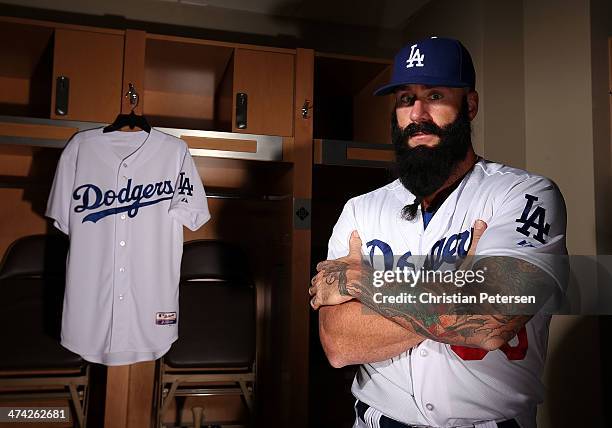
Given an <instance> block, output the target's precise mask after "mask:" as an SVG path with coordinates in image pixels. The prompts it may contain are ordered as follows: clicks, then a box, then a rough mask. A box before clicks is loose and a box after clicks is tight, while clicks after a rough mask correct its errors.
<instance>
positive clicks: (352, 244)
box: [349, 230, 361, 258]
mask: <svg viewBox="0 0 612 428" xmlns="http://www.w3.org/2000/svg"><path fill="white" fill-rule="evenodd" d="M349 257H358V258H361V238H360V237H359V233H358V232H357V231H356V230H353V233H351V238H350V239H349Z"/></svg>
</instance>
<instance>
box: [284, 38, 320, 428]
mask: <svg viewBox="0 0 612 428" xmlns="http://www.w3.org/2000/svg"><path fill="white" fill-rule="evenodd" d="M313 75H314V51H313V50H311V49H298V50H297V55H296V79H295V106H294V144H293V158H294V166H293V198H294V201H295V200H298V199H301V200H307V201H310V200H311V198H312V136H313V135H312V132H313V124H312V116H311V115H309V116H308V117H307V118H304V117H303V116H302V105H303V104H304V101H306V100H309V101H312V97H313V81H312V76H313ZM296 209H298V207H297V206H296V205H295V204H294V222H295V218H296V214H295V211H296ZM308 216H310V217H312V213H308ZM292 241H293V244H292V253H291V258H292V269H291V301H290V303H291V316H292V318H291V326H290V354H289V355H290V373H291V389H290V403H289V409H290V412H289V415H290V418H291V426H293V427H295V428H298V427H307V426H308V345H309V334H308V326H309V317H310V305H309V296H308V284H309V283H310V242H311V231H310V228H308V229H297V228H296V227H295V226H294V228H293V238H292ZM287 422H289V421H287Z"/></svg>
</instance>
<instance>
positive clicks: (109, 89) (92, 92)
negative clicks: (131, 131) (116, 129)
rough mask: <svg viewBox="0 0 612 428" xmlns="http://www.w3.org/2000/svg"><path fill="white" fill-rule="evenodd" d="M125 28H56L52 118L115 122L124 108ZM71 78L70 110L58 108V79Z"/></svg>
mask: <svg viewBox="0 0 612 428" xmlns="http://www.w3.org/2000/svg"><path fill="white" fill-rule="evenodd" d="M123 45H124V36H123V33H122V32H118V31H117V32H112V33H111V32H109V33H102V32H93V31H81V30H72V29H63V28H58V29H57V30H56V31H55V48H54V60H53V82H52V85H53V93H52V97H51V119H67V120H81V121H90V122H104V123H110V122H112V121H113V120H114V119H115V117H116V116H117V114H119V111H120V109H121V100H122V93H121V83H122V76H123ZM59 76H66V77H68V78H69V81H70V83H69V85H70V86H69V99H68V112H67V114H65V115H60V114H57V112H56V108H55V107H56V96H57V94H56V82H57V78H58V77H59Z"/></svg>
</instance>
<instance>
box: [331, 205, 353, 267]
mask: <svg viewBox="0 0 612 428" xmlns="http://www.w3.org/2000/svg"><path fill="white" fill-rule="evenodd" d="M357 229H358V227H357V221H356V219H355V208H354V205H353V200H352V199H351V200H349V201H348V202H347V203H346V204H345V205H344V208H343V209H342V213H341V214H340V217H339V218H338V221H337V222H336V225H335V226H334V230H333V232H332V235H331V237H330V238H329V243H328V245H327V260H335V259H338V258H340V257H345V256H347V255H348V253H349V239H350V237H351V233H352V232H353V230H357Z"/></svg>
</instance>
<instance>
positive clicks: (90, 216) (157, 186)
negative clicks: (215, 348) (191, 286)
mask: <svg viewBox="0 0 612 428" xmlns="http://www.w3.org/2000/svg"><path fill="white" fill-rule="evenodd" d="M46 215H47V216H48V217H50V218H52V219H53V220H54V224H55V226H56V227H57V228H58V229H59V230H61V231H62V232H64V233H66V234H68V235H69V237H70V250H69V253H68V260H67V273H66V291H65V295H64V310H63V317H62V335H61V343H62V345H63V346H65V347H66V348H68V349H70V350H71V351H73V352H75V353H77V354H80V355H81V356H82V357H83V358H84V359H85V360H88V361H92V362H97V363H102V364H106V365H120V364H131V363H135V362H138V361H148V360H154V359H157V358H159V357H161V356H162V355H163V354H164V353H166V352H167V351H168V349H169V348H170V345H171V344H172V342H174V341H175V340H176V339H177V337H178V333H177V332H178V315H179V313H178V285H179V277H180V264H181V256H182V253H183V225H185V226H187V227H188V228H189V229H191V230H196V229H197V228H199V227H200V226H202V225H203V224H204V223H205V222H206V221H208V219H209V218H210V214H209V211H208V205H207V202H206V194H205V193H204V187H203V185H202V181H201V179H200V177H199V175H198V172H197V169H196V166H195V164H194V162H193V159H192V158H191V155H190V154H189V150H188V148H187V145H186V144H185V142H184V141H182V140H180V139H178V138H176V137H173V136H170V135H167V134H164V133H162V132H160V131H157V130H155V129H151V132H150V133H147V132H145V131H139V132H120V131H115V132H110V133H106V134H105V133H103V132H102V128H97V129H92V130H88V131H83V132H79V133H77V134H75V135H74V136H73V137H72V139H71V140H70V141H69V142H68V144H67V145H66V147H65V149H64V151H63V152H62V155H61V158H60V161H59V164H58V167H57V171H56V173H55V179H54V181H53V186H52V188H51V194H50V196H49V201H48V205H47V212H46Z"/></svg>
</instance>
